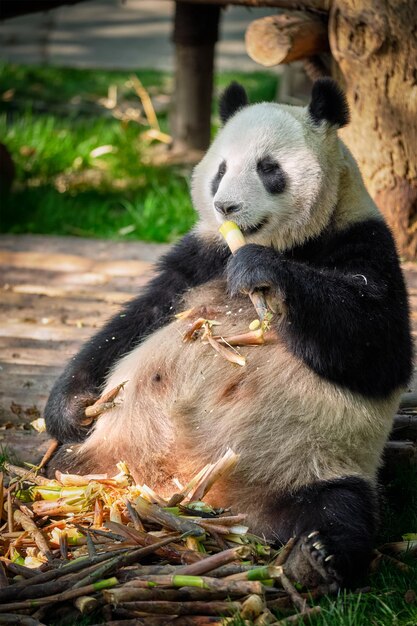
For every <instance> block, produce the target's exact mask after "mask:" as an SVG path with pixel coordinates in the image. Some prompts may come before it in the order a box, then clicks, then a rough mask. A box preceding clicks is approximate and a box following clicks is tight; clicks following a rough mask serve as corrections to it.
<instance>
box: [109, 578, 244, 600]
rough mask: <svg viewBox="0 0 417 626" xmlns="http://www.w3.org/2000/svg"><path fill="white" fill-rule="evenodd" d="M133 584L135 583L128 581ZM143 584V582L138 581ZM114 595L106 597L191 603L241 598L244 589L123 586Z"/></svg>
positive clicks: (117, 588)
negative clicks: (215, 589) (194, 601)
mask: <svg viewBox="0 0 417 626" xmlns="http://www.w3.org/2000/svg"><path fill="white" fill-rule="evenodd" d="M130 582H131V583H134V582H136V581H133V580H132V581H130ZM139 582H143V581H139ZM113 591H114V593H112V594H110V595H107V596H106V597H108V598H111V602H116V603H119V602H133V601H137V600H142V601H145V600H166V601H169V602H180V601H192V600H206V601H209V600H223V599H224V598H227V597H229V596H230V597H236V598H241V597H243V596H245V595H246V594H245V593H242V591H246V589H243V590H240V589H237V590H236V591H230V589H228V590H217V591H211V590H210V589H200V588H198V587H181V588H180V589H166V588H162V587H153V588H150V589H149V588H144V587H138V586H136V585H133V584H130V583H129V584H125V585H123V587H116V588H115V589H113ZM106 594H107V592H106Z"/></svg>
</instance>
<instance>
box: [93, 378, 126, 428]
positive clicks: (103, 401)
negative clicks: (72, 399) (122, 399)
mask: <svg viewBox="0 0 417 626" xmlns="http://www.w3.org/2000/svg"><path fill="white" fill-rule="evenodd" d="M126 383H127V380H125V381H124V382H122V383H120V384H119V385H116V387H114V388H113V389H110V391H107V392H106V393H104V394H103V395H102V396H101V397H100V398H98V400H96V401H95V402H94V404H91V405H90V406H88V407H86V409H85V411H84V415H85V417H86V419H85V420H83V426H88V425H89V424H91V423H92V422H93V420H95V419H96V418H97V417H99V416H100V415H101V414H102V413H105V412H106V411H108V410H109V409H113V408H114V407H115V406H116V403H115V402H114V400H115V399H116V398H117V396H118V395H119V392H120V390H121V389H123V387H124V386H125V385H126Z"/></svg>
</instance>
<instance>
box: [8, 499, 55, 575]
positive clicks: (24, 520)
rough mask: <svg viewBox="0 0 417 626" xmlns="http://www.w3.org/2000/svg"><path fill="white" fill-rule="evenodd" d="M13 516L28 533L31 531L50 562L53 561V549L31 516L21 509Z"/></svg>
mask: <svg viewBox="0 0 417 626" xmlns="http://www.w3.org/2000/svg"><path fill="white" fill-rule="evenodd" d="M13 517H14V520H15V522H16V523H17V524H20V526H21V527H22V528H23V529H24V530H27V531H28V533H30V535H31V537H33V539H34V541H35V543H36V545H37V546H38V548H39V550H40V552H41V553H42V554H43V555H44V556H46V558H47V559H48V561H49V563H52V561H53V556H52V552H51V549H50V548H49V546H48V543H47V541H46V539H45V537H44V536H43V534H42V532H41V531H40V530H39V528H38V527H37V526H36V524H35V522H34V521H33V520H31V519H30V517H28V516H27V515H25V514H24V513H22V511H19V510H16V511H15V512H14V514H13Z"/></svg>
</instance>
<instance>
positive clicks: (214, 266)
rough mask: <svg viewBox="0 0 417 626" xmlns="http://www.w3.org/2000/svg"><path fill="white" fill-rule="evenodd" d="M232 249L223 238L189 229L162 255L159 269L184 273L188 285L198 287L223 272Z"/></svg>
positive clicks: (160, 270)
mask: <svg viewBox="0 0 417 626" xmlns="http://www.w3.org/2000/svg"><path fill="white" fill-rule="evenodd" d="M229 256H230V250H229V248H228V247H227V245H226V244H225V243H224V242H223V241H220V240H216V239H214V238H213V239H211V238H208V237H204V236H202V235H199V234H198V233H196V232H193V231H192V232H190V233H188V234H187V235H185V236H184V237H183V238H182V239H181V240H180V241H179V242H178V243H176V244H175V245H174V246H172V248H171V249H170V250H169V251H168V252H167V253H166V254H165V255H164V256H163V257H162V258H161V260H160V261H159V263H158V264H157V270H159V272H165V273H168V275H169V274H170V273H177V272H178V273H181V274H182V276H184V277H185V278H186V279H188V282H189V286H197V285H201V284H204V283H205V282H208V281H209V280H212V279H213V278H214V277H217V276H219V275H221V274H222V273H223V271H224V268H225V265H226V262H227V259H228V258H229Z"/></svg>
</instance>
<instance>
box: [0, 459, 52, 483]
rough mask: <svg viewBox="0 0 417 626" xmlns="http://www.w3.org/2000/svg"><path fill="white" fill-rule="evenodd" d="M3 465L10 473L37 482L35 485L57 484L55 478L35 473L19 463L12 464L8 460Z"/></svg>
mask: <svg viewBox="0 0 417 626" xmlns="http://www.w3.org/2000/svg"><path fill="white" fill-rule="evenodd" d="M3 467H4V469H5V470H6V471H7V472H8V473H9V474H14V475H15V476H19V478H23V479H24V480H27V481H28V482H31V483H35V485H46V486H48V487H50V486H51V485H52V484H53V483H55V484H56V482H55V481H54V480H48V478H44V477H43V476H38V475H37V474H35V472H32V471H31V470H28V469H25V468H24V467H19V466H18V465H12V464H11V463H8V462H7V461H5V462H4V463H3Z"/></svg>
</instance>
